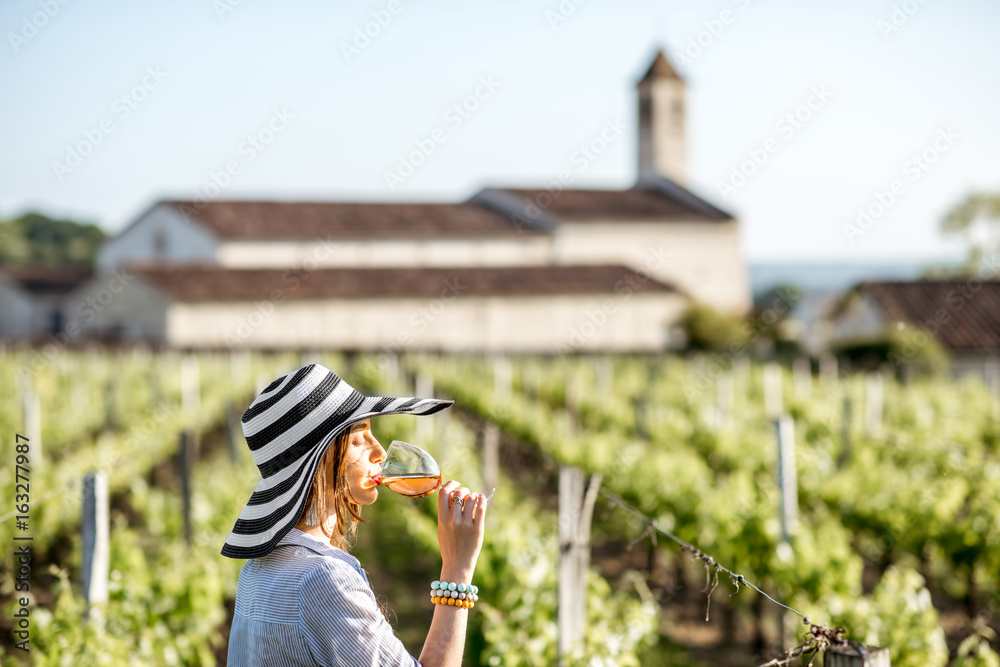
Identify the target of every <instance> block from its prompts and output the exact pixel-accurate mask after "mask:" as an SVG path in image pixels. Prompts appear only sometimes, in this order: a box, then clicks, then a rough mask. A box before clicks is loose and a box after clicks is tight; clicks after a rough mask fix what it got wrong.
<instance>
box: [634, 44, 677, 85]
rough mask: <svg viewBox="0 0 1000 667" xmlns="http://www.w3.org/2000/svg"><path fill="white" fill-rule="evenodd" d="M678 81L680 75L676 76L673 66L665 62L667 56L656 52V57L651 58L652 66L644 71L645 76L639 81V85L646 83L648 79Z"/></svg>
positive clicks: (667, 61)
mask: <svg viewBox="0 0 1000 667" xmlns="http://www.w3.org/2000/svg"><path fill="white" fill-rule="evenodd" d="M661 78H668V79H680V78H681V77H680V75H679V74H677V70H675V69H674V66H673V65H671V64H670V61H669V60H667V56H666V55H664V53H663V51H662V50H660V51H657V52H656V56H655V57H654V58H653V62H652V64H650V66H649V69H648V70H646V74H645V75H644V76H643V77H642V78H641V79H639V83H642V82H643V81H646V80H648V79H661Z"/></svg>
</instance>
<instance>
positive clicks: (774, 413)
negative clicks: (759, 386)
mask: <svg viewBox="0 0 1000 667" xmlns="http://www.w3.org/2000/svg"><path fill="white" fill-rule="evenodd" d="M764 412H765V413H766V414H767V417H768V419H777V418H778V417H779V416H781V412H782V402H781V366H779V365H778V364H776V363H773V362H772V363H769V364H765V365H764Z"/></svg>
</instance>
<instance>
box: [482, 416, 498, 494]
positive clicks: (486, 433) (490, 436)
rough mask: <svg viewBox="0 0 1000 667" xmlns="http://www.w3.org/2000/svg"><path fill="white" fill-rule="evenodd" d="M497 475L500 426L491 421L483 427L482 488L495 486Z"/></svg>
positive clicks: (493, 487)
mask: <svg viewBox="0 0 1000 667" xmlns="http://www.w3.org/2000/svg"><path fill="white" fill-rule="evenodd" d="M499 477H500V427H499V426H497V425H496V424H494V423H493V422H487V423H486V428H485V429H483V488H484V489H495V488H497V482H498V481H499ZM487 493H488V492H487Z"/></svg>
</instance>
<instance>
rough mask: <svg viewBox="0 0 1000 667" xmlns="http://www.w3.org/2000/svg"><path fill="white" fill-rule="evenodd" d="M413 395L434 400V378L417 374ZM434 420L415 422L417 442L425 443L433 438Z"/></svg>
mask: <svg viewBox="0 0 1000 667" xmlns="http://www.w3.org/2000/svg"><path fill="white" fill-rule="evenodd" d="M413 395H414V396H419V397H420V398H434V378H432V377H431V376H430V375H425V374H424V373H417V377H416V378H415V379H414V382H413ZM434 422H435V420H433V419H418V420H417V431H416V433H417V440H419V441H420V442H426V441H428V440H430V439H431V438H433V437H434V426H435V423H434Z"/></svg>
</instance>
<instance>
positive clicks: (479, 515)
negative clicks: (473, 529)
mask: <svg viewBox="0 0 1000 667" xmlns="http://www.w3.org/2000/svg"><path fill="white" fill-rule="evenodd" d="M472 498H474V499H475V502H473V504H472V507H471V512H472V521H473V522H476V521H479V522H482V520H483V516H484V515H485V514H486V504H487V500H486V496H484V495H483V494H481V493H477V494H475V495H473V496H472ZM472 498H470V500H472Z"/></svg>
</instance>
